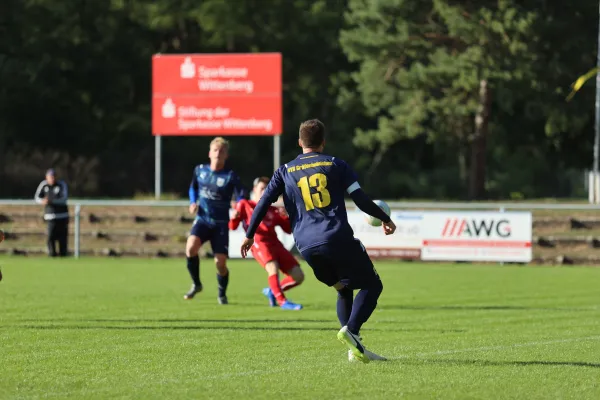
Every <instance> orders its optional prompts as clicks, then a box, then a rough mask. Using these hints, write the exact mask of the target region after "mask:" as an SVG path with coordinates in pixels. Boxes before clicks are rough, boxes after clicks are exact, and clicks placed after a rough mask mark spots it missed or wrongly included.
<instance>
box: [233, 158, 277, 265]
mask: <svg viewBox="0 0 600 400" xmlns="http://www.w3.org/2000/svg"><path fill="white" fill-rule="evenodd" d="M284 185H285V184H284V183H283V178H282V176H281V167H280V168H279V169H278V170H277V171H275V173H274V174H273V177H272V178H271V180H270V181H269V184H268V185H267V188H266V189H265V192H264V193H263V196H262V197H261V199H260V201H259V202H258V204H257V205H256V207H255V208H254V212H253V213H252V218H251V219H250V224H249V225H248V230H247V231H246V239H244V242H243V243H242V249H241V252H242V257H243V258H246V255H248V251H250V248H251V247H252V245H253V244H254V234H255V233H256V229H257V228H258V226H259V225H260V223H261V222H262V220H263V218H264V217H265V215H267V211H269V206H270V205H271V204H273V203H275V202H276V201H277V198H278V197H279V196H280V195H281V194H282V193H283V189H284Z"/></svg>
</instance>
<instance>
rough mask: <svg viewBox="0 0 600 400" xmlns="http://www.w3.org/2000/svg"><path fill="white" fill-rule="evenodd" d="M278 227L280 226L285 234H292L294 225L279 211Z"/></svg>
mask: <svg viewBox="0 0 600 400" xmlns="http://www.w3.org/2000/svg"><path fill="white" fill-rule="evenodd" d="M277 225H279V226H280V227H281V229H283V231H284V232H285V233H292V223H291V221H290V217H288V216H287V215H286V214H284V213H283V211H279V212H278V213H277Z"/></svg>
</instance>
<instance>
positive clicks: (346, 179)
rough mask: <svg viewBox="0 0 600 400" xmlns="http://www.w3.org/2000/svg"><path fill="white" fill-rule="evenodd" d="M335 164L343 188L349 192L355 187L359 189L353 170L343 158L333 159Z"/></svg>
mask: <svg viewBox="0 0 600 400" xmlns="http://www.w3.org/2000/svg"><path fill="white" fill-rule="evenodd" d="M334 162H335V165H336V166H337V167H338V169H339V173H340V178H341V182H342V184H343V185H344V189H346V191H347V192H348V194H351V193H352V192H354V191H355V190H357V189H360V185H359V184H358V177H357V176H356V173H355V172H354V170H353V169H352V168H351V167H350V166H349V165H348V163H346V162H345V161H344V160H338V159H335V160H334Z"/></svg>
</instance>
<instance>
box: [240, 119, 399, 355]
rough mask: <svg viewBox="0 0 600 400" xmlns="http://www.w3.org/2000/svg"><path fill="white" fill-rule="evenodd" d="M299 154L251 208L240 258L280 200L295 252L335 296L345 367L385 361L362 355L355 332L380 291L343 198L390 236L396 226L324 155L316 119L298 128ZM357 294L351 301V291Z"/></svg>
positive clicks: (321, 129)
mask: <svg viewBox="0 0 600 400" xmlns="http://www.w3.org/2000/svg"><path fill="white" fill-rule="evenodd" d="M298 144H299V145H300V147H302V154H300V155H299V156H298V157H296V159H294V160H292V161H290V162H288V163H287V164H285V165H282V166H281V167H279V168H278V169H277V171H275V173H274V174H273V176H272V177H271V180H270V182H269V185H268V186H267V189H266V190H265V192H264V194H263V196H262V198H261V200H260V201H259V202H258V204H257V205H256V208H255V209H254V213H253V214H252V219H251V220H250V225H249V226H248V229H247V231H246V238H245V239H244V242H243V243H242V248H241V251H242V257H246V255H247V254H248V251H249V250H250V248H251V247H252V245H253V243H254V239H253V238H254V234H255V232H256V229H257V228H258V226H259V224H260V222H261V221H262V219H263V218H264V216H265V214H266V212H267V210H268V209H269V205H270V204H272V203H274V202H275V201H276V200H277V198H278V197H279V196H280V195H283V202H284V204H285V209H286V211H287V213H288V215H289V217H290V220H291V223H292V229H293V233H294V240H295V242H296V247H297V248H298V250H299V251H300V253H301V254H302V256H303V257H304V259H305V260H306V261H307V262H308V264H309V265H310V267H311V268H312V270H313V272H314V274H315V277H316V278H317V279H318V280H319V281H321V282H323V283H324V284H326V285H327V286H333V287H334V288H335V289H336V290H337V292H338V299H337V315H338V319H339V321H340V324H341V326H342V328H341V329H340V331H339V332H338V334H337V337H338V339H339V340H340V341H341V342H343V343H344V344H346V346H348V349H349V352H348V357H349V359H350V361H354V360H357V359H358V360H360V361H362V362H365V363H367V362H369V361H371V360H385V358H384V357H381V356H378V355H376V354H374V353H372V352H370V351H368V350H366V349H365V346H364V345H363V344H362V342H361V339H360V336H359V331H360V328H361V327H362V325H363V324H364V323H365V322H366V321H367V320H368V319H369V317H370V316H371V314H372V313H373V311H374V310H375V307H376V306H377V299H378V298H379V295H380V294H381V291H382V290H383V285H382V283H381V280H380V279H379V275H378V274H377V271H376V270H375V267H374V266H373V263H372V262H371V259H370V258H369V256H368V254H367V252H366V250H365V248H364V246H363V245H362V243H361V242H360V241H359V240H358V239H355V238H354V232H353V231H352V228H351V227H350V224H349V223H348V215H347V213H346V205H345V201H344V195H345V194H346V193H348V194H349V195H350V197H351V198H352V200H353V201H354V203H355V204H356V205H357V206H358V208H359V209H360V210H362V211H364V212H365V213H367V214H369V215H372V216H373V217H375V218H378V219H380V220H381V221H383V232H384V233H385V234H386V235H391V234H393V233H394V232H395V230H396V225H395V224H394V222H393V221H392V220H391V219H390V217H389V216H388V215H387V214H386V213H385V212H383V210H381V209H380V208H379V207H378V206H377V205H376V204H375V203H374V202H373V201H372V200H371V199H370V198H369V197H368V196H367V195H366V194H365V192H363V190H362V189H361V187H360V185H359V184H358V180H357V177H356V174H355V173H354V171H353V170H352V169H351V168H350V166H349V165H348V164H346V163H345V162H344V161H343V160H340V159H338V158H335V157H332V156H329V155H325V154H323V153H322V152H323V148H324V146H325V126H324V125H323V123H322V122H321V121H319V120H317V119H312V120H309V121H305V122H303V123H302V124H301V125H300V137H299V140H298ZM356 289H358V290H359V292H358V293H357V295H356V297H354V290H356Z"/></svg>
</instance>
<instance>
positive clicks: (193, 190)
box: [188, 167, 200, 214]
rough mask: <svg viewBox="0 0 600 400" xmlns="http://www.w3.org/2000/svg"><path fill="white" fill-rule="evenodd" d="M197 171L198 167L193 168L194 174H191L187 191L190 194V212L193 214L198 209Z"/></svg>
mask: <svg viewBox="0 0 600 400" xmlns="http://www.w3.org/2000/svg"><path fill="white" fill-rule="evenodd" d="M197 171H198V167H196V168H194V175H193V176H192V182H191V183H190V189H189V191H188V194H189V196H190V214H195V213H196V210H197V209H198V192H199V191H200V188H199V186H198V179H197Z"/></svg>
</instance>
